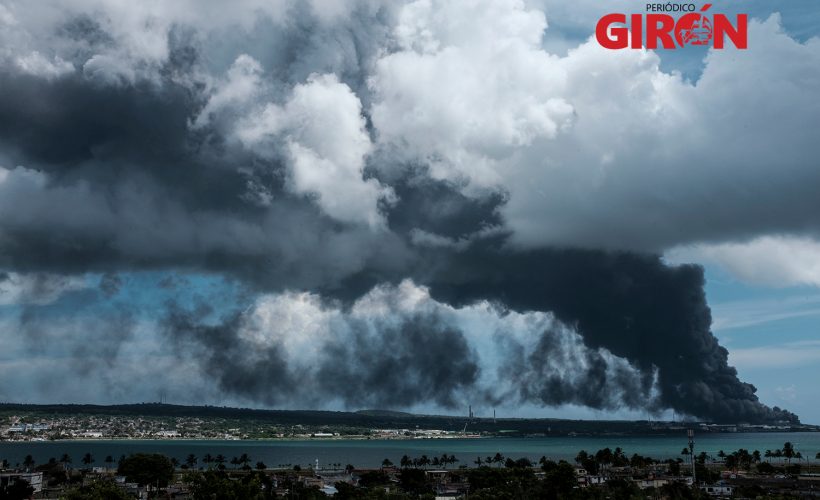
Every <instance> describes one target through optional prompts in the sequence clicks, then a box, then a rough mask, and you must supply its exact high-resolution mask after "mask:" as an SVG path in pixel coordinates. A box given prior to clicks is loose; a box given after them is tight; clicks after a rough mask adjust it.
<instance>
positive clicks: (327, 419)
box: [0, 403, 816, 436]
mask: <svg viewBox="0 0 820 500" xmlns="http://www.w3.org/2000/svg"><path fill="white" fill-rule="evenodd" d="M23 412H26V413H32V412H36V413H38V414H42V415H70V414H87V415H123V416H145V417H201V418H225V419H235V420H253V421H258V422H265V423H269V424H278V425H305V426H314V427H316V426H340V427H341V426H345V427H361V428H369V429H397V428H398V429H442V430H448V431H460V430H463V429H464V428H465V424H467V432H488V433H502V434H505V435H506V434H510V435H515V434H543V435H556V436H558V435H567V434H571V433H576V434H591V435H602V434H672V433H679V432H681V430H682V429H683V428H684V425H686V424H681V423H672V422H650V421H646V420H639V421H624V420H563V419H551V418H543V419H533V418H499V419H492V418H473V419H471V420H470V421H469V422H468V419H467V417H466V416H452V415H450V416H448V415H414V414H411V413H404V412H397V411H387V410H362V411H357V412H344V411H316V410H257V409H250V408H229V407H219V406H183V405H172V404H159V403H141V404H126V405H77V404H55V405H33V404H14V403H0V413H5V414H9V413H23ZM688 425H693V424H688ZM814 429H816V428H811V426H805V428H804V429H802V430H814Z"/></svg>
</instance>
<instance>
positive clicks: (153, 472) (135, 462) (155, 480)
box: [117, 453, 174, 487]
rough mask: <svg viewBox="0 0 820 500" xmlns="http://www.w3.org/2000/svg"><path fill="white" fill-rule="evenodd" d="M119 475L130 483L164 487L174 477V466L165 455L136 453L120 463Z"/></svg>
mask: <svg viewBox="0 0 820 500" xmlns="http://www.w3.org/2000/svg"><path fill="white" fill-rule="evenodd" d="M117 473H118V474H120V475H121V476H125V480H126V481H128V482H129V483H137V484H139V485H140V486H145V485H157V486H159V487H164V486H167V485H168V483H169V482H170V481H171V479H172V478H173V477H174V465H173V464H172V463H171V460H170V459H169V458H168V457H166V456H165V455H160V454H157V453H151V454H149V453H136V454H134V455H131V456H129V457H127V458H126V459H125V460H123V461H122V462H121V463H120V465H119V467H118V468H117Z"/></svg>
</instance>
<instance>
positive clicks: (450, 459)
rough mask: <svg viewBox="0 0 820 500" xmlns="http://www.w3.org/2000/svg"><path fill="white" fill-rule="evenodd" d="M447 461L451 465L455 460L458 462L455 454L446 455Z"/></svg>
mask: <svg viewBox="0 0 820 500" xmlns="http://www.w3.org/2000/svg"><path fill="white" fill-rule="evenodd" d="M447 462H449V463H450V464H451V465H454V464H455V463H456V462H459V459H457V458H456V456H455V455H450V456H449V457H447Z"/></svg>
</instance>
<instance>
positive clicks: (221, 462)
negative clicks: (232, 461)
mask: <svg viewBox="0 0 820 500" xmlns="http://www.w3.org/2000/svg"><path fill="white" fill-rule="evenodd" d="M225 460H227V459H226V458H225V455H223V454H221V453H220V454H219V455H217V456H216V458H214V462H216V463H217V465H216V468H217V469H220V470H222V469H224V468H225Z"/></svg>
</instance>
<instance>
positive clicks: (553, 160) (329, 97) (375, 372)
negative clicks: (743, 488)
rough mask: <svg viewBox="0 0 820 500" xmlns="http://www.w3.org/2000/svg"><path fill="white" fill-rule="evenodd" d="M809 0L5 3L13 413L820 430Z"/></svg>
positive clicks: (5, 334)
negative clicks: (667, 42)
mask: <svg viewBox="0 0 820 500" xmlns="http://www.w3.org/2000/svg"><path fill="white" fill-rule="evenodd" d="M813 3H814V2H813V1H812V0H790V1H764V0H754V1H741V0H720V1H719V2H714V6H713V7H712V9H713V10H712V11H713V12H722V13H725V14H726V15H728V16H729V17H730V18H733V16H734V15H736V14H738V13H745V14H748V15H749V29H748V38H749V48H748V49H747V50H738V49H735V48H734V47H731V46H730V47H727V48H726V49H723V50H716V49H709V48H705V47H685V48H678V49H675V50H657V51H647V50H643V49H639V50H632V49H627V50H618V51H613V50H607V49H604V48H602V47H600V45H599V44H598V42H597V41H596V40H595V38H594V36H593V33H594V29H595V24H596V22H597V20H598V19H599V18H600V17H601V16H602V15H604V14H607V13H610V12H624V13H642V12H644V11H645V7H646V6H645V3H639V2H635V1H632V0H617V1H607V2H601V1H592V0H581V1H577V2H564V1H559V0H542V1H524V0H502V1H489V0H486V1H481V0H450V1H433V0H415V1H407V2H381V1H378V0H359V1H353V2H337V1H331V0H328V1H319V0H314V1H310V2H295V1H291V0H277V1H265V2H261V1H256V0H243V1H240V2H235V3H232V4H231V7H230V8H226V5H225V4H224V3H220V2H196V3H194V2H186V1H182V2H173V3H168V2H159V1H157V2H152V1H149V2H141V3H139V4H136V5H135V4H133V3H128V2H118V1H109V0H77V1H72V2H50V1H45V2H38V3H36V4H32V3H30V2H15V1H0V47H2V48H0V89H2V92H0V401H14V402H33V403H34V402H40V403H45V402H67V403H70V402H78V403H79V402H81V403H105V404H108V403H125V402H140V401H156V400H158V399H160V397H162V398H164V399H165V400H166V401H168V402H173V403H180V404H218V405H235V406H247V407H258V408H322V409H354V410H355V409H362V408H383V409H394V410H410V411H417V412H425V413H450V414H456V413H466V407H467V406H468V405H472V406H473V408H474V409H476V411H477V412H478V414H487V415H489V414H490V413H491V412H492V409H496V410H497V412H498V414H499V415H506V416H543V417H568V418H673V417H674V418H700V419H705V420H710V421H731V420H740V421H745V422H765V423H771V422H780V421H790V420H792V421H793V420H795V418H796V417H795V416H794V414H796V415H797V416H799V418H800V419H801V420H802V421H804V422H809V423H820V404H818V401H820V397H818V396H820V389H818V387H817V385H816V384H815V383H813V381H814V380H817V379H818V377H820V336H818V334H817V325H818V324H819V323H818V321H819V320H820V236H819V235H820V219H818V217H817V213H820V192H818V191H820V169H818V168H817V167H818V160H817V158H818V153H820V151H818V149H820V135H818V134H820V132H818V131H820V123H818V122H819V121H820V50H818V49H820V38H818V36H820V10H818V9H817V8H816V5H813ZM697 5H700V4H697Z"/></svg>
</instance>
